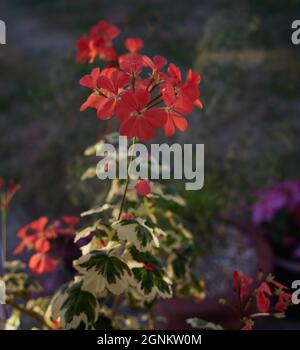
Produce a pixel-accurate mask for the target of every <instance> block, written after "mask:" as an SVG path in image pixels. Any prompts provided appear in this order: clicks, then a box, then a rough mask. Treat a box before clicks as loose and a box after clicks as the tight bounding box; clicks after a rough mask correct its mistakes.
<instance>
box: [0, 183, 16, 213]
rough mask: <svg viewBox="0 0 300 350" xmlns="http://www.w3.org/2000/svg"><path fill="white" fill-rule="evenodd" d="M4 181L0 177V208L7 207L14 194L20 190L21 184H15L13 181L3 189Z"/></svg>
mask: <svg viewBox="0 0 300 350" xmlns="http://www.w3.org/2000/svg"><path fill="white" fill-rule="evenodd" d="M4 184H5V181H4V179H3V178H2V177H0V205H1V208H2V209H7V208H8V205H9V203H10V202H11V200H12V199H13V197H14V196H15V194H16V193H17V192H18V191H19V190H20V188H21V186H20V185H17V184H15V183H14V182H12V183H10V184H9V185H8V187H7V189H3V190H2V188H3V187H4Z"/></svg>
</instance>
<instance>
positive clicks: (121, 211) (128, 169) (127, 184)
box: [118, 137, 136, 220]
mask: <svg viewBox="0 0 300 350" xmlns="http://www.w3.org/2000/svg"><path fill="white" fill-rule="evenodd" d="M135 143H136V137H134V138H133V139H132V142H131V146H133V147H132V151H131V155H130V157H129V162H128V165H127V179H126V184H125V190H124V193H123V198H122V202H121V206H120V212H119V215H118V220H120V219H121V216H122V213H123V210H124V205H125V202H126V194H127V190H128V186H129V182H130V176H129V171H130V166H131V163H132V159H133V155H134V146H135Z"/></svg>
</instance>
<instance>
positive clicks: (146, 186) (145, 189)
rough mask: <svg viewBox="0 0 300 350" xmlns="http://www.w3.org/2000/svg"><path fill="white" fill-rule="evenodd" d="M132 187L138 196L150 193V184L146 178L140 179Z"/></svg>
mask: <svg viewBox="0 0 300 350" xmlns="http://www.w3.org/2000/svg"><path fill="white" fill-rule="evenodd" d="M134 187H135V189H136V191H137V193H138V194H139V195H140V196H147V195H148V194H149V193H151V186H150V183H149V181H148V180H140V181H139V182H138V183H137V184H136V185H135V186H134Z"/></svg>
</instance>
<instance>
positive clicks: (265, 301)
mask: <svg viewBox="0 0 300 350" xmlns="http://www.w3.org/2000/svg"><path fill="white" fill-rule="evenodd" d="M268 296H272V292H271V289H270V287H269V285H268V284H267V283H266V282H262V284H261V285H260V286H259V287H258V290H257V294H256V302H257V308H258V310H259V311H260V312H268V310H269V307H270V300H269V298H268Z"/></svg>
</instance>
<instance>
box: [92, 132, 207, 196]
mask: <svg viewBox="0 0 300 350" xmlns="http://www.w3.org/2000/svg"><path fill="white" fill-rule="evenodd" d="M97 156H100V157H102V159H101V160H100V161H99V162H98V164H97V167H96V174H97V176H98V178H99V179H100V180H105V179H110V180H114V179H127V177H128V174H129V177H130V178H131V179H150V180H159V179H161V180H170V179H174V180H185V181H186V184H185V189H186V190H200V189H201V188H202V187H203V185H204V145H203V144H196V145H192V144H184V145H181V144H179V143H175V144H172V145H168V144H166V143H163V144H160V145H159V144H151V146H150V150H148V148H147V147H146V146H145V145H144V144H142V143H136V144H134V145H131V146H130V147H129V148H128V141H127V137H124V136H120V137H119V139H118V145H117V147H116V146H115V145H114V144H110V143H104V144H102V145H101V147H99V148H97ZM129 159H130V160H131V162H130V165H129ZM128 168H129V171H128Z"/></svg>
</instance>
